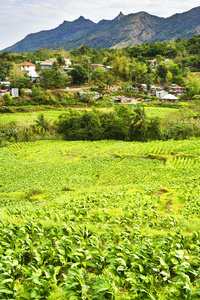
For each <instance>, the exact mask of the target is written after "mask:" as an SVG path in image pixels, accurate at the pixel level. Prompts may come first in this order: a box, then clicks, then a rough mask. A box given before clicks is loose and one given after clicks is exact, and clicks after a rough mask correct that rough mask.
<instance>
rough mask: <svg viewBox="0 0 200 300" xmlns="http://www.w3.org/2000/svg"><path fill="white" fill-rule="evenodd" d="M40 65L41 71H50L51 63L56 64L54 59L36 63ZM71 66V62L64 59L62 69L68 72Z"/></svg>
mask: <svg viewBox="0 0 200 300" xmlns="http://www.w3.org/2000/svg"><path fill="white" fill-rule="evenodd" d="M38 63H40V67H41V70H42V71H43V70H44V69H51V68H52V66H53V63H57V59H56V58H50V59H47V60H45V61H38ZM70 65H71V61H70V60H69V59H65V65H64V66H63V67H62V68H63V70H64V71H68V69H69V66H70Z"/></svg>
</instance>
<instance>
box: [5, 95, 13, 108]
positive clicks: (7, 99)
mask: <svg viewBox="0 0 200 300" xmlns="http://www.w3.org/2000/svg"><path fill="white" fill-rule="evenodd" d="M3 102H4V104H6V105H12V104H13V98H12V97H11V96H10V94H8V93H6V94H4V95H3Z"/></svg>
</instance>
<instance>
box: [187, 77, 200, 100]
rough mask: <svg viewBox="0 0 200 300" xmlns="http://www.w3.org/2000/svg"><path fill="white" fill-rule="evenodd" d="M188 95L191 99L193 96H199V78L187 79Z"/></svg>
mask: <svg viewBox="0 0 200 300" xmlns="http://www.w3.org/2000/svg"><path fill="white" fill-rule="evenodd" d="M187 88H188V95H189V96H190V97H191V98H192V97H193V96H195V95H199V94H200V78H198V77H197V76H196V75H194V76H189V79H188V84H187Z"/></svg>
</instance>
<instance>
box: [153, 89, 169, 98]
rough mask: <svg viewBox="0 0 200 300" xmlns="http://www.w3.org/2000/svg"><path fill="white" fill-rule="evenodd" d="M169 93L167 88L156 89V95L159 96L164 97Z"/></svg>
mask: <svg viewBox="0 0 200 300" xmlns="http://www.w3.org/2000/svg"><path fill="white" fill-rule="evenodd" d="M166 95H168V92H166V91H165V90H162V91H156V97H157V98H163V97H164V96H166Z"/></svg>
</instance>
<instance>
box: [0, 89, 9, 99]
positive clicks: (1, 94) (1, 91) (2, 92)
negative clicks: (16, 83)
mask: <svg viewBox="0 0 200 300" xmlns="http://www.w3.org/2000/svg"><path fill="white" fill-rule="evenodd" d="M5 94H10V92H8V91H7V90H1V89H0V97H3V95H5Z"/></svg>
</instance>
